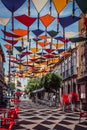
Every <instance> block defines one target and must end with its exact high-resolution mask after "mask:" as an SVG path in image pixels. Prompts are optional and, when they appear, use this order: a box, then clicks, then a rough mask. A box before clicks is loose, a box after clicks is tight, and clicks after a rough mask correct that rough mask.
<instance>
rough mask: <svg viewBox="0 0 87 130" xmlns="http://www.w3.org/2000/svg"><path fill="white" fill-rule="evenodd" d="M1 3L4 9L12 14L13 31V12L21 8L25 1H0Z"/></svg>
mask: <svg viewBox="0 0 87 130" xmlns="http://www.w3.org/2000/svg"><path fill="white" fill-rule="evenodd" d="M1 1H2V3H3V4H4V5H5V6H6V8H7V9H8V10H10V11H11V12H12V30H14V19H13V18H14V12H15V11H16V10H17V9H18V8H19V7H21V6H22V4H23V3H24V2H25V1H26V0H18V1H16V2H15V0H8V1H7V0H1Z"/></svg>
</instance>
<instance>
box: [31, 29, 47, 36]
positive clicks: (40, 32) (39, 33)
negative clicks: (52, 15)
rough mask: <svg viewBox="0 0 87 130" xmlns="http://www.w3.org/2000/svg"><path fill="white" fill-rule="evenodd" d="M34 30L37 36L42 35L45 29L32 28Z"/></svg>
mask: <svg viewBox="0 0 87 130" xmlns="http://www.w3.org/2000/svg"><path fill="white" fill-rule="evenodd" d="M32 32H33V33H34V35H36V36H37V37H38V36H39V35H41V34H42V33H43V32H44V31H43V30H40V29H36V30H32Z"/></svg>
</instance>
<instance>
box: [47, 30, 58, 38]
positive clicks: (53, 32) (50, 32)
mask: <svg viewBox="0 0 87 130" xmlns="http://www.w3.org/2000/svg"><path fill="white" fill-rule="evenodd" d="M47 33H48V34H49V35H50V36H51V37H52V38H53V37H55V36H56V35H57V34H58V32H56V31H54V30H51V31H47Z"/></svg>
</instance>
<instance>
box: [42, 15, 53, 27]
mask: <svg viewBox="0 0 87 130" xmlns="http://www.w3.org/2000/svg"><path fill="white" fill-rule="evenodd" d="M40 20H41V22H42V23H43V25H44V26H45V27H46V28H47V27H48V26H49V25H50V24H51V23H52V22H53V21H54V20H55V18H54V17H53V16H51V15H50V14H46V15H44V16H42V17H40Z"/></svg>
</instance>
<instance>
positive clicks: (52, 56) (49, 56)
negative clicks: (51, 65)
mask: <svg viewBox="0 0 87 130" xmlns="http://www.w3.org/2000/svg"><path fill="white" fill-rule="evenodd" d="M43 57H46V58H54V55H53V54H45V55H43Z"/></svg>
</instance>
